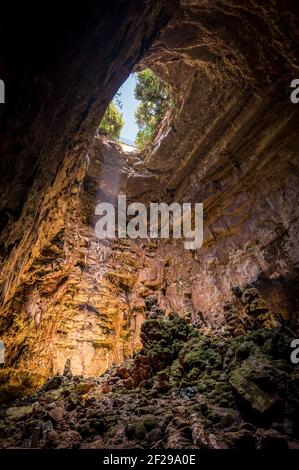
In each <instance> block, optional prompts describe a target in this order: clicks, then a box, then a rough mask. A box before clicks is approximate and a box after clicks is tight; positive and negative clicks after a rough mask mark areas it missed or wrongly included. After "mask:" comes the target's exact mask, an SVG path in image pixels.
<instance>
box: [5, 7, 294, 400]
mask: <svg viewBox="0 0 299 470" xmlns="http://www.w3.org/2000/svg"><path fill="white" fill-rule="evenodd" d="M60 8H61V6H60ZM59 11H60V14H59V15H58V16H57V10H55V11H54V7H53V11H52V13H51V14H50V16H52V17H53V19H54V18H55V25H56V35H55V38H54V37H53V30H52V27H51V28H50V29H48V27H43V25H42V23H37V24H35V26H34V27H33V26H32V29H30V28H29V26H28V29H29V30H30V32H29V34H25V33H26V31H27V26H26V29H25V27H24V24H26V25H27V24H28V25H31V24H33V23H31V22H30V21H29V17H30V11H28V12H27V13H26V18H27V17H28V21H29V23H28V22H26V21H24V22H22V24H17V23H16V24H15V25H14V28H13V29H10V28H8V27H7V26H6V29H5V30H3V31H4V32H3V35H4V38H5V39H7V41H6V43H7V44H9V45H10V50H7V52H6V53H5V55H4V56H3V59H2V57H1V61H0V62H1V68H0V75H1V78H4V80H5V81H6V82H7V104H6V105H5V107H1V108H0V113H1V114H0V119H1V123H2V122H3V123H4V126H3V130H2V129H1V140H0V151H1V156H2V160H3V161H2V163H1V165H2V166H1V173H0V178H1V188H2V192H1V197H0V204H1V206H0V210H1V219H0V220H1V229H2V232H1V239H0V242H1V245H0V246H1V252H0V255H1V257H2V271H1V287H2V293H1V299H2V306H1V317H0V335H1V338H2V339H4V341H5V344H6V357H7V363H6V367H5V368H4V369H3V370H2V371H1V377H2V378H1V380H2V382H3V384H4V388H5V387H8V388H7V389H6V390H5V393H6V396H10V397H11V396H12V394H13V393H16V394H17V393H20V392H24V391H26V390H28V388H32V387H33V388H34V387H35V386H36V385H37V384H39V383H41V382H42V381H43V380H44V379H45V378H46V377H48V376H49V375H51V374H52V373H56V372H59V373H62V372H63V370H64V366H65V363H66V362H67V360H68V359H70V361H71V370H72V373H74V374H83V375H84V376H90V375H97V374H99V373H101V372H103V371H104V370H105V369H106V368H107V367H110V366H111V364H112V363H115V362H121V361H122V360H123V359H124V358H127V357H130V356H131V355H132V353H133V352H134V351H136V350H138V349H139V348H140V347H141V343H140V338H139V332H140V327H141V324H142V322H143V320H144V318H145V315H146V309H147V307H146V302H147V301H146V299H147V298H148V297H149V296H151V295H152V294H153V293H154V294H155V295H156V297H157V299H158V304H159V308H160V309H161V310H163V311H164V312H165V313H167V314H169V313H171V312H173V311H175V312H177V313H178V314H179V315H180V316H184V317H186V318H189V319H191V320H192V321H193V323H194V324H199V325H200V326H201V327H202V328H204V330H203V332H204V334H213V332H215V329H217V330H219V331H221V332H222V334H223V335H224V336H225V335H227V334H228V335H231V336H236V337H237V336H238V335H239V334H244V332H245V331H246V328H247V326H246V324H245V326H244V321H245V320H244V318H247V317H246V315H248V314H249V317H250V314H251V315H252V316H251V317H250V321H252V322H253V326H254V327H255V328H263V327H265V328H268V327H270V328H272V327H273V326H274V324H275V319H277V318H280V317H283V318H284V320H285V321H288V322H290V323H289V326H290V327H291V328H292V329H295V328H296V319H297V314H298V288H297V281H298V257H299V252H298V236H297V233H298V208H297V207H298V206H297V198H298V175H299V171H298V170H299V168H298V158H297V153H298V147H299V140H298V131H297V129H298V119H299V114H298V107H297V106H296V105H293V104H291V102H290V98H289V95H290V88H289V84H290V81H291V80H292V79H293V78H294V77H296V75H298V53H297V50H296V48H297V43H296V41H297V39H296V34H297V33H296V31H298V18H299V15H298V13H299V11H298V5H297V2H295V1H289V2H287V3H286V2H285V1H276V2H271V4H270V5H267V6H265V5H264V2H259V1H254V0H253V1H252V2H250V6H249V5H248V6H245V5H244V2H238V1H217V2H216V1H195V2H194V1H193V2H191V1H181V2H175V1H171V0H165V1H163V0H161V1H159V2H153V1H147V2H145V1H144V2H143V1H141V2H133V1H126V2H123V1H113V2H111V1H110V2H101V5H100V6H99V5H98V3H97V2H92V1H90V2H85V4H84V6H83V7H82V8H78V7H74V8H73V9H72V10H71V11H69V9H68V10H66V11H63V10H59ZM20 13H23V12H20ZM24 14H25V13H24ZM7 18H8V21H10V18H11V21H12V25H13V24H14V21H15V18H14V17H13V16H12V17H11V16H10V15H8V17H7ZM0 21H2V19H1V20H0ZM31 21H33V20H31ZM23 37H24V38H25V39H24V41H22V38H23ZM17 52H18V57H19V59H18V60H19V61H16V60H15V57H16V53H17ZM145 66H149V67H151V68H152V69H153V70H154V71H155V72H156V73H157V74H158V75H160V76H161V77H162V78H163V79H164V80H165V81H167V82H168V83H169V84H170V85H171V87H172V88H173V95H174V100H175V102H174V105H173V108H172V109H171V110H170V111H169V113H168V114H167V115H166V117H165V119H164V121H163V122H162V125H161V127H160V128H159V129H158V130H157V133H156V135H155V138H154V141H153V142H152V144H151V145H150V146H149V147H148V149H147V150H146V151H145V152H144V153H143V154H138V155H135V154H130V155H129V154H124V153H123V152H122V151H121V150H120V149H119V147H118V146H117V145H116V144H113V143H111V142H108V141H107V140H106V139H104V138H102V137H100V136H96V137H94V132H95V128H96V126H97V124H98V122H99V120H100V118H101V116H102V115H103V112H104V110H105V107H106V105H107V104H108V103H109V101H110V100H111V98H112V97H113V95H114V93H115V92H116V90H117V89H118V87H119V86H120V85H121V83H122V82H123V81H124V80H125V78H126V77H127V76H128V74H129V72H130V71H131V70H132V69H133V67H135V69H141V68H142V67H145ZM296 72H297V73H296ZM121 191H124V192H125V193H126V194H127V197H128V200H129V201H133V200H134V201H140V202H144V203H148V202H149V201H165V202H171V201H175V200H176V201H179V202H182V201H187V202H196V201H197V202H203V203H204V213H205V222H204V225H205V237H204V245H203V247H202V248H201V249H200V250H197V251H196V252H189V251H186V250H185V249H184V247H183V244H182V243H181V242H180V241H176V242H173V241H171V242H169V241H164V242H163V241H161V242H159V243H157V242H156V241H148V240H136V241H134V242H133V241H130V240H116V241H114V242H105V243H102V242H101V243H100V242H99V241H98V240H97V239H96V238H95V234H94V209H95V206H96V204H97V202H98V201H99V200H109V201H114V200H115V197H116V196H117V194H118V193H120V192H121ZM248 284H251V286H248ZM255 288H256V289H257V292H255V294H253V293H252V292H251V294H250V295H251V297H250V295H249V296H246V292H247V291H248V289H255ZM244 293H245V295H244ZM260 315H264V317H260ZM273 318H274V320H273ZM247 320H248V319H247ZM245 323H246V322H245ZM20 371H21V372H20ZM232 380H233V385H232V386H233V387H235V388H239V389H241V388H242V387H243V384H244V381H246V380H247V375H246V373H245V372H244V371H243V369H242V371H241V372H240V375H239V376H238V377H234V378H233V379H232ZM7 384H9V385H7Z"/></svg>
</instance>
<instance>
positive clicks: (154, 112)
mask: <svg viewBox="0 0 299 470" xmlns="http://www.w3.org/2000/svg"><path fill="white" fill-rule="evenodd" d="M134 94H135V98H136V99H137V100H139V101H140V104H139V106H138V108H137V110H136V113H135V119H136V123H137V125H138V127H139V131H138V133H137V136H136V141H135V142H136V145H137V147H138V148H139V149H141V150H142V149H144V148H145V146H146V145H147V144H148V143H149V142H150V141H151V139H152V137H153V135H154V132H155V130H156V128H157V126H158V124H159V123H160V122H161V120H162V118H163V116H164V115H165V113H166V111H167V110H168V108H169V106H170V103H171V99H170V94H169V87H168V86H167V85H166V83H165V82H163V80H161V79H160V78H159V77H157V75H155V73H154V72H153V71H152V70H150V69H144V70H142V71H141V72H138V73H137V83H136V87H135V91H134Z"/></svg>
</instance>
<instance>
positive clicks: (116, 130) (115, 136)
mask: <svg viewBox="0 0 299 470" xmlns="http://www.w3.org/2000/svg"><path fill="white" fill-rule="evenodd" d="M124 124H125V122H124V120H123V116H122V114H121V113H120V112H119V111H118V109H117V107H116V106H115V104H114V103H113V102H111V103H110V104H109V106H108V108H107V109H106V112H105V114H104V116H103V119H102V121H101V123H100V125H99V130H100V132H102V134H104V135H106V136H107V137H109V139H111V140H115V141H118V140H119V137H120V132H121V130H122V128H123V127H124Z"/></svg>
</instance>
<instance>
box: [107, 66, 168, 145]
mask: <svg viewBox="0 0 299 470" xmlns="http://www.w3.org/2000/svg"><path fill="white" fill-rule="evenodd" d="M172 102H173V100H172V94H171V89H170V87H169V85H168V84H167V83H166V82H165V81H164V80H162V79H161V78H160V77H159V76H158V75H156V74H155V73H154V72H153V71H152V70H151V69H149V68H146V69H143V70H141V71H140V72H136V73H131V74H130V76H129V77H128V79H127V80H126V81H125V82H124V83H123V85H122V86H121V87H120V88H119V90H118V91H117V93H116V94H115V96H114V98H113V100H112V101H111V102H110V103H109V105H108V107H107V109H106V111H105V114H104V116H103V118H102V120H101V122H100V124H99V127H98V130H99V132H100V133H101V134H104V135H106V137H108V138H109V139H111V140H113V141H115V142H118V143H119V144H120V145H121V146H122V148H123V150H125V151H129V152H130V151H138V150H144V149H145V148H146V147H147V146H148V145H149V144H150V143H151V142H152V140H153V139H154V137H155V135H156V132H157V130H158V128H159V126H160V124H161V122H162V120H163V118H164V116H165V114H166V113H167V111H168V110H169V109H170V108H171V107H172Z"/></svg>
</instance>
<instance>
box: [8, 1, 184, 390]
mask: <svg viewBox="0 0 299 470" xmlns="http://www.w3.org/2000/svg"><path fill="white" fill-rule="evenodd" d="M176 5H177V2H176V1H172V0H165V1H164V0H162V1H159V2H154V1H138V2H135V1H131V0H130V1H122V0H116V1H113V2H110V1H103V2H97V1H87V2H80V3H78V2H77V4H76V5H72V6H71V7H70V6H69V5H65V6H63V5H62V4H61V2H52V3H51V5H49V6H44V5H36V4H35V3H33V2H31V3H30V2H26V3H24V4H23V5H21V6H20V5H19V6H18V7H17V14H16V5H14V4H10V5H7V6H6V7H5V9H4V10H3V15H1V19H0V21H1V28H0V30H1V44H2V45H3V47H1V57H0V64H1V66H0V71H1V78H2V79H3V80H4V82H5V85H6V103H5V105H1V108H0V113H1V114H0V120H1V125H0V129H1V138H0V154H1V169H0V180H1V190H2V191H1V197H0V210H1V229H2V230H1V261H2V266H1V278H0V282H1V322H0V335H1V338H2V339H3V340H4V342H5V346H6V364H5V365H6V367H5V369H4V370H3V371H1V372H2V374H3V382H4V383H6V381H7V378H8V377H9V380H10V381H11V382H13V381H14V380H15V381H16V383H18V382H19V381H22V380H23V378H24V376H25V379H26V380H27V376H28V375H29V376H30V377H29V379H28V380H27V381H28V383H29V384H30V382H34V381H35V382H38V381H40V380H43V379H44V377H45V376H47V375H48V374H49V373H52V372H55V368H56V367H57V361H58V362H59V367H58V368H59V370H60V369H61V367H63V365H62V364H61V363H60V361H59V360H58V359H57V360H56V359H55V357H56V356H57V355H58V356H59V355H62V357H63V354H62V353H59V352H57V354H56V355H55V348H54V353H53V347H54V346H53V345H54V344H55V341H58V342H59V334H60V333H61V334H62V337H63V335H64V334H65V330H62V331H61V329H60V327H61V323H62V324H64V323H63V322H64V315H62V313H63V312H64V311H65V310H67V305H68V302H69V295H70V296H72V295H73V292H72V291H71V294H69V286H70V282H71V281H70V280H69V279H71V278H72V276H76V269H77V268H74V265H75V264H76V261H77V260H76V257H75V252H74V258H73V259H72V255H70V256H68V251H67V250H68V231H67V230H66V227H67V226H68V224H69V223H71V218H72V216H73V214H74V213H75V210H76V204H77V202H76V195H77V194H78V192H79V189H80V185H81V183H82V180H83V177H84V175H85V173H86V169H87V164H88V149H89V147H90V144H91V141H92V138H93V135H94V132H95V129H96V127H97V125H98V123H99V122H100V119H101V117H102V115H103V113H104V111H105V108H106V106H107V104H108V103H109V101H110V100H111V99H112V97H113V96H114V94H115V92H116V91H117V89H118V88H119V86H120V85H121V83H122V82H123V81H124V80H125V79H126V77H127V76H128V74H129V73H130V70H131V69H132V67H133V65H134V64H135V63H136V62H137V61H138V60H140V58H141V57H142V55H143V53H144V52H145V50H146V49H147V48H148V47H149V45H150V44H151V42H152V40H153V39H154V38H155V36H156V35H157V33H158V32H159V30H160V29H161V27H162V26H163V25H164V24H165V23H166V22H167V20H168V19H169V17H170V16H171V15H172V13H173V11H174V9H175V7H176ZM69 219H70V220H69ZM73 245H74V241H73ZM74 270H75V272H73V271H74ZM67 281H69V282H67ZM68 312H69V314H70V315H71V316H72V315H73V314H74V313H75V314H76V311H75V310H72V311H71V313H70V311H69V310H68ZM79 324H80V322H79ZM74 325H76V321H75V323H74ZM67 328H68V327H67V326H66V327H65V329H67ZM57 335H58V337H57ZM79 336H80V335H79ZM95 336H96V335H95ZM56 337H57V338H56ZM76 344H78V342H77V343H76ZM83 349H84V348H83ZM82 354H83V355H84V352H82ZM103 354H104V357H105V366H106V355H105V353H103ZM53 357H54V361H53ZM89 357H90V355H89ZM76 361H77V363H78V361H79V358H77V359H76ZM101 367H102V366H101V365H100V366H99V367H98V368H99V369H101ZM91 371H94V369H92V370H91ZM34 375H35V376H36V377H35V378H34Z"/></svg>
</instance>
